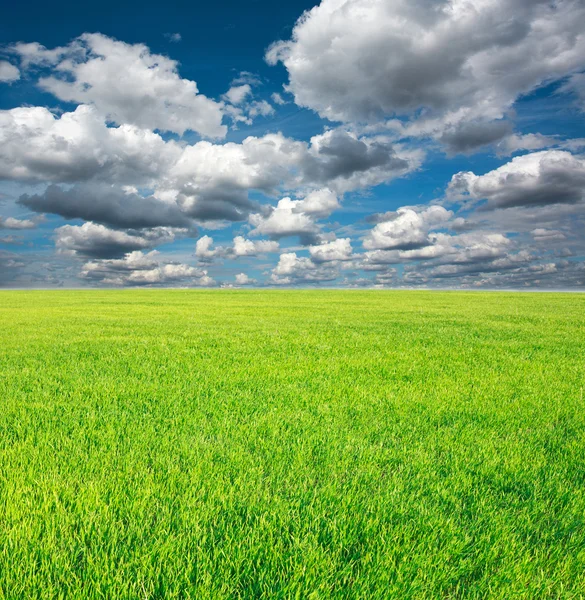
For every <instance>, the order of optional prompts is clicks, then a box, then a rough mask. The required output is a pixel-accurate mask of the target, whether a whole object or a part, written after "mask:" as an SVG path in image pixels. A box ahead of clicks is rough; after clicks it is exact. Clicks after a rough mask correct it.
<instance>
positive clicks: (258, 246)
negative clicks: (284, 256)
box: [233, 235, 279, 257]
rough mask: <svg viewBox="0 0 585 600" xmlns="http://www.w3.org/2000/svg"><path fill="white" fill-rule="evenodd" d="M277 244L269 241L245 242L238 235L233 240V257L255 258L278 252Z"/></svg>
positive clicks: (245, 240) (244, 239)
mask: <svg viewBox="0 0 585 600" xmlns="http://www.w3.org/2000/svg"><path fill="white" fill-rule="evenodd" d="M278 249H279V245H278V242H275V241H269V240H257V241H252V240H247V239H246V238H244V237H242V236H241V235H238V236H236V237H235V238H234V247H233V255H234V256H236V257H237V256H257V255H258V254H264V253H269V252H278Z"/></svg>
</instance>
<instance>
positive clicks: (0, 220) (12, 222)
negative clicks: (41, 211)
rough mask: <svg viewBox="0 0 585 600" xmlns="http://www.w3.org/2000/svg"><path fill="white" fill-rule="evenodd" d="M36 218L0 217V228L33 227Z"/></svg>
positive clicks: (36, 223)
mask: <svg viewBox="0 0 585 600" xmlns="http://www.w3.org/2000/svg"><path fill="white" fill-rule="evenodd" d="M37 225H38V219H15V218H14V217H0V229H34V228H35V227H36V226H37Z"/></svg>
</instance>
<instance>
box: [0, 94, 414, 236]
mask: <svg viewBox="0 0 585 600" xmlns="http://www.w3.org/2000/svg"><path fill="white" fill-rule="evenodd" d="M421 160H422V153H420V152H417V151H411V150H406V149H404V148H401V147H393V146H391V145H390V144H388V143H386V142H384V143H382V142H380V141H377V140H373V139H368V138H360V139H358V138H357V137H356V136H355V135H353V134H350V133H349V132H345V131H341V130H335V131H332V132H327V133H326V134H324V135H322V136H315V137H314V138H312V140H311V141H310V142H309V143H306V142H299V141H295V140H291V139H289V138H286V137H285V136H283V135H282V134H267V135H265V136H262V137H254V136H250V137H248V138H246V139H245V140H244V141H243V142H242V143H239V144H238V143H233V142H230V143H226V144H213V143H210V142H207V141H201V142H197V143H195V144H193V145H187V144H183V145H181V144H178V143H177V142H174V141H168V142H165V141H164V140H163V139H162V137H161V136H160V135H158V134H156V133H153V132H152V131H147V130H142V129H139V128H137V127H136V126H133V125H121V126H119V127H109V126H107V125H106V123H105V121H104V119H103V117H102V116H100V114H99V112H98V111H97V110H96V109H95V108H94V107H91V106H85V105H82V106H79V107H78V108H77V109H76V110H75V111H73V112H68V113H64V114H62V115H61V116H60V117H57V116H55V115H53V114H52V113H51V112H50V111H48V110H47V109H45V108H41V107H31V108H29V107H24V108H17V109H12V110H8V111H0V177H1V178H7V179H13V180H21V181H53V182H56V183H88V184H89V183H90V182H104V183H107V184H119V185H126V186H134V187H138V188H149V189H154V190H155V197H157V198H165V199H166V200H168V201H169V202H170V201H172V202H173V204H176V205H177V207H178V210H180V211H181V212H183V213H184V214H185V216H184V219H186V218H187V215H188V217H190V218H192V219H196V220H199V221H219V220H224V221H241V220H245V219H246V218H247V216H248V214H249V213H250V212H253V211H257V210H258V209H259V205H258V204H257V203H256V202H253V201H251V200H250V199H249V192H250V191H251V190H258V191H261V192H262V193H264V194H266V195H276V194H277V193H278V191H279V190H280V189H295V190H296V189H299V188H300V189H307V190H311V189H315V188H321V187H323V186H324V185H325V186H328V187H329V188H330V189H331V190H332V191H333V192H335V193H337V194H339V193H344V192H346V191H351V190H354V189H361V188H364V187H369V186H372V185H377V184H378V183H381V182H385V181H390V180H391V179H393V178H395V177H399V176H401V175H404V174H406V173H408V172H411V171H413V170H415V169H416V168H418V166H419V165H420V161H421ZM93 187H96V189H97V188H98V187H99V186H95V185H94V186H93ZM50 193H52V194H54V193H55V192H54V190H53V191H51V192H50ZM97 193H98V192H97V191H96V192H94V193H93V195H96V194H97ZM120 200H121V201H123V202H124V203H127V202H128V198H126V197H125V196H120ZM175 209H177V208H176V207H175ZM35 210H37V208H35ZM120 210H122V209H120ZM77 212H80V211H77ZM58 214H62V213H58ZM63 216H68V215H67V214H63ZM76 216H80V217H81V218H86V219H88V220H94V221H99V219H97V218H92V217H83V215H81V214H79V215H76ZM99 222H101V221H99ZM106 224H107V223H106ZM111 224H112V225H114V226H123V227H132V226H133V225H132V224H128V223H125V224H123V225H118V224H117V223H111ZM157 224H158V225H179V226H180V224H177V223H176V222H174V223H168V222H166V221H165V222H160V223H157ZM154 225H156V224H154V223H150V224H149V225H148V226H154ZM135 226H137V227H138V226H140V225H135Z"/></svg>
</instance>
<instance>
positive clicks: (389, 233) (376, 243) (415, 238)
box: [364, 206, 453, 250]
mask: <svg viewBox="0 0 585 600" xmlns="http://www.w3.org/2000/svg"><path fill="white" fill-rule="evenodd" d="M452 216H453V213H452V212H451V211H448V210H446V209H445V208H443V207H442V206H430V207H429V208H427V209H424V210H415V209H414V208H409V207H402V208H399V209H398V210H397V211H396V212H395V213H387V214H386V220H384V221H383V222H381V223H378V224H377V225H376V226H375V227H374V228H373V229H372V230H371V231H370V232H369V233H368V235H367V236H366V238H365V239H364V248H366V249H367V250H374V249H382V250H384V249H385V250H389V249H396V250H409V249H413V248H420V247H423V246H427V245H428V244H429V231H430V230H431V229H432V228H435V227H441V226H444V225H445V223H446V222H447V221H448V220H449V219H450V218H451V217H452Z"/></svg>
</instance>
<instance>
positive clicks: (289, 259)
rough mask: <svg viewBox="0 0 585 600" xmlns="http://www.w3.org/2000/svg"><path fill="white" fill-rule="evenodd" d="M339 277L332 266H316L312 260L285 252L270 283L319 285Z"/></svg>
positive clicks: (274, 270) (273, 270)
mask: <svg viewBox="0 0 585 600" xmlns="http://www.w3.org/2000/svg"><path fill="white" fill-rule="evenodd" d="M337 276H338V272H337V270H336V269H335V268H333V267H332V266H330V265H327V264H325V265H316V264H315V263H314V262H313V261H312V260H311V259H310V258H305V257H299V256H297V254H296V252H285V253H283V254H281V255H280V259H279V261H278V264H277V265H276V267H275V268H274V269H272V274H271V276H270V281H271V282H272V283H273V284H276V285H290V284H293V283H319V282H321V281H333V280H334V279H336V278H337Z"/></svg>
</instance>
